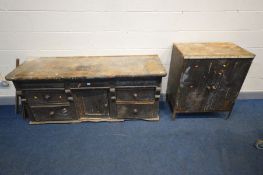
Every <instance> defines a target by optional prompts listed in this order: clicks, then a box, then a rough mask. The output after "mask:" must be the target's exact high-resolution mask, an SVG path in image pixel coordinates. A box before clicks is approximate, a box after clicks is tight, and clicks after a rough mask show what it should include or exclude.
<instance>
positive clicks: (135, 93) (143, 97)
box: [116, 87, 155, 101]
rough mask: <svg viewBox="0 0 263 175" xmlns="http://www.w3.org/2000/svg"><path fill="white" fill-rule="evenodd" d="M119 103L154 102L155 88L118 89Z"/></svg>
mask: <svg viewBox="0 0 263 175" xmlns="http://www.w3.org/2000/svg"><path fill="white" fill-rule="evenodd" d="M116 96H117V101H149V100H150V101H153V100H154V96H155V87H149V88H145V87H143V88H138V87H136V88H117V89H116Z"/></svg>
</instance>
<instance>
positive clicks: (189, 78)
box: [176, 60, 210, 112]
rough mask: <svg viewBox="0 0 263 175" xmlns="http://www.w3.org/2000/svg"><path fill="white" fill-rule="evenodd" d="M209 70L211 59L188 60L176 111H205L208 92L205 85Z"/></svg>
mask: <svg viewBox="0 0 263 175" xmlns="http://www.w3.org/2000/svg"><path fill="white" fill-rule="evenodd" d="M209 71H210V60H186V63H185V65H184V71H183V73H182V74H181V78H180V85H179V86H180V87H178V92H177V94H178V95H177V97H176V111H178V112H179V111H184V112H198V111H203V106H204V103H205V102H206V97H207V94H208V91H207V90H206V88H205V87H206V81H207V75H208V74H209Z"/></svg>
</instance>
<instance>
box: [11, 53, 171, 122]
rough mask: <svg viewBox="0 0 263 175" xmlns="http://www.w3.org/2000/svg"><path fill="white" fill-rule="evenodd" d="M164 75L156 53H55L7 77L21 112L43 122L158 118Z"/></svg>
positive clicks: (24, 65)
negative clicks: (75, 54)
mask: <svg viewBox="0 0 263 175" xmlns="http://www.w3.org/2000/svg"><path fill="white" fill-rule="evenodd" d="M138 65H139V66H138ZM165 75H166V72H165V69H164V67H163V66H162V64H161V63H160V59H159V58H158V56H156V55H141V56H108V57H61V58H58V57H56V58H38V59H32V60H29V61H26V62H25V63H23V64H22V65H20V66H18V67H17V68H16V69H15V70H14V71H12V72H11V73H10V74H8V75H7V76H6V79H7V80H12V81H13V82H14V85H15V87H16V94H17V96H18V100H19V101H18V102H17V104H19V103H20V104H21V108H22V109H21V110H22V114H23V115H24V116H25V117H26V118H28V119H29V120H30V122H31V123H34V124H41V123H65V122H82V121H94V122H98V121H121V120H125V119H143V120H158V119H159V116H158V110H159V98H160V91H161V88H160V86H161V81H162V77H163V76H165Z"/></svg>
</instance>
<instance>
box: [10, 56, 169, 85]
mask: <svg viewBox="0 0 263 175" xmlns="http://www.w3.org/2000/svg"><path fill="white" fill-rule="evenodd" d="M165 75H166V71H165V69H164V67H163V66H162V64H161V62H160V59H159V57H158V56H157V55H136V56H134V55H131V56H89V57H42V58H33V59H29V60H27V61H25V62H24V63H23V64H21V65H20V66H18V67H17V68H16V69H14V70H13V71H12V72H10V73H9V74H8V75H7V76H6V79H7V80H11V81H12V80H58V79H95V78H118V77H145V76H165Z"/></svg>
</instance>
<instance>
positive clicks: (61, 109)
mask: <svg viewBox="0 0 263 175" xmlns="http://www.w3.org/2000/svg"><path fill="white" fill-rule="evenodd" d="M31 112H32V115H33V117H34V118H35V120H36V121H61V120H62V121H63V120H73V119H76V115H75V112H74V111H73V109H72V108H71V107H70V106H49V107H48V106H45V107H35V106H34V107H31Z"/></svg>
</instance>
